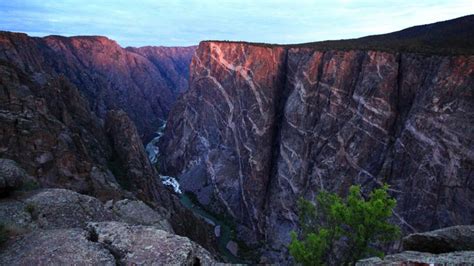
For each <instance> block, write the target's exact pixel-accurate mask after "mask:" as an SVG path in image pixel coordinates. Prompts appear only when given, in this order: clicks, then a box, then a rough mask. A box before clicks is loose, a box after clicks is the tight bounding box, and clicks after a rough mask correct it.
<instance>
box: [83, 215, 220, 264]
mask: <svg viewBox="0 0 474 266" xmlns="http://www.w3.org/2000/svg"><path fill="white" fill-rule="evenodd" d="M88 229H89V230H90V231H91V234H92V235H94V238H95V240H96V241H98V242H99V243H102V244H104V245H105V246H106V247H107V248H108V249H109V250H111V251H112V252H113V253H114V256H115V258H117V259H118V260H119V263H121V264H126V265H195V264H203V265H209V264H212V263H214V262H215V261H214V259H213V257H212V255H211V254H210V253H209V252H208V251H206V250H205V249H203V248H202V247H201V246H199V245H198V244H196V243H194V242H192V241H191V240H189V239H188V238H186V237H182V236H178V235H173V234H170V233H168V232H166V231H163V230H160V229H157V228H156V227H154V226H142V225H127V224H125V223H120V222H102V223H89V226H88Z"/></svg>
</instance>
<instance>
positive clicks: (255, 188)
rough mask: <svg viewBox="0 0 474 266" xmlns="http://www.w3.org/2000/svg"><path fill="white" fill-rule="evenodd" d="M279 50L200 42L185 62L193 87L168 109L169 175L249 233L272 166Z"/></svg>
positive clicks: (281, 75)
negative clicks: (186, 62)
mask: <svg viewBox="0 0 474 266" xmlns="http://www.w3.org/2000/svg"><path fill="white" fill-rule="evenodd" d="M285 54H286V53H285V51H284V49H283V48H277V49H270V48H264V47H249V46H247V45H235V44H218V43H213V42H208V43H202V44H201V45H200V46H199V48H198V50H197V53H196V56H195V57H193V59H192V63H191V69H192V71H191V75H190V84H191V89H190V91H189V93H186V94H185V95H184V96H183V98H182V99H181V101H180V104H178V105H177V107H176V108H175V109H174V111H173V113H171V114H170V120H169V121H170V123H168V124H167V134H165V136H166V138H167V140H165V143H166V144H165V145H164V147H162V149H163V150H164V151H165V152H164V154H165V163H164V165H166V167H167V169H168V172H169V173H170V174H171V175H176V174H183V175H181V177H180V179H181V183H182V184H183V185H184V189H185V190H188V191H192V192H194V193H195V194H196V195H197V197H198V199H199V201H200V202H201V203H202V204H204V205H206V206H210V208H211V209H212V210H213V211H214V212H219V213H227V214H230V215H232V216H233V217H234V218H236V219H238V220H239V221H240V223H241V224H242V225H245V227H247V228H250V229H251V230H252V231H254V230H257V226H258V224H257V221H258V217H259V216H260V215H261V212H262V210H263V206H264V200H265V198H264V197H262V195H264V194H266V189H267V185H268V181H269V177H270V172H271V168H272V165H271V160H269V158H271V157H272V141H273V139H274V135H273V134H274V132H275V130H274V127H275V125H276V123H275V119H276V116H275V113H276V108H277V105H276V103H277V102H278V98H279V96H280V95H279V94H280V91H281V90H282V89H283V87H282V84H283V82H284V71H283V67H284V63H285ZM168 129H169V130H168ZM172 150H174V151H172Z"/></svg>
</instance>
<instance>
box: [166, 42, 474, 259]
mask: <svg viewBox="0 0 474 266" xmlns="http://www.w3.org/2000/svg"><path fill="white" fill-rule="evenodd" d="M190 71H191V79H190V90H189V91H188V92H187V93H185V94H184V96H183V97H182V98H181V99H180V100H179V101H178V102H177V104H176V105H175V107H174V109H173V110H172V111H171V115H170V118H169V120H168V124H167V128H166V131H165V135H164V136H163V138H162V139H161V146H160V150H161V151H162V152H163V156H164V160H163V163H162V166H163V169H164V170H165V172H166V174H169V175H171V176H176V177H178V178H179V182H180V184H181V187H182V189H183V190H184V191H191V192H193V193H195V194H196V196H197V198H198V200H199V201H200V202H201V203H202V204H203V205H205V206H208V208H210V209H211V210H213V211H217V212H222V213H226V214H229V215H231V216H232V217H234V218H235V219H236V221H238V223H240V226H239V234H240V236H241V237H242V238H244V240H246V241H247V242H250V243H251V242H253V241H255V240H256V239H264V240H266V241H267V242H268V243H269V244H270V246H271V247H272V248H276V249H277V250H284V246H285V245H286V244H287V242H288V241H289V231H290V230H292V229H295V228H296V226H297V215H296V209H297V208H296V201H297V199H298V198H299V197H306V198H313V197H314V196H315V194H317V192H318V191H320V190H321V189H327V190H330V191H335V192H338V193H341V194H344V193H345V192H346V191H347V189H348V187H349V186H350V185H351V184H361V185H362V186H363V190H364V191H369V190H370V189H372V188H373V187H375V186H378V185H379V184H382V183H385V182H387V183H389V184H390V185H391V193H392V195H393V196H394V197H396V198H397V200H398V206H397V209H396V212H395V217H396V218H395V219H396V222H398V223H399V224H400V225H402V227H403V229H404V230H405V231H406V232H411V231H416V230H429V229H434V228H439V227H443V226H449V225H454V224H469V223H471V222H472V221H473V219H474V216H473V213H474V201H473V199H474V192H473V191H474V183H473V180H474V179H473V178H472V177H473V173H472V165H473V164H474V153H473V152H472V151H473V150H474V144H473V142H472V136H473V135H474V126H473V121H474V105H473V104H472V103H473V102H474V95H473V90H472V88H473V87H474V56H436V55H431V56H428V55H420V54H410V53H395V52H393V53H389V52H378V51H325V52H323V51H317V50H315V49H310V48H288V47H278V46H266V47H264V46H259V45H252V44H243V43H223V42H203V43H201V44H200V46H199V48H198V50H197V52H196V56H195V57H194V58H193V60H192V64H191V70H190ZM420 214H422V215H420ZM249 232H251V233H249Z"/></svg>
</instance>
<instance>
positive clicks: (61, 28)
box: [0, 0, 474, 46]
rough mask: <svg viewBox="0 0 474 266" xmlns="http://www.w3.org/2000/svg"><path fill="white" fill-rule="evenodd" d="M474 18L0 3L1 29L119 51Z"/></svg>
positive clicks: (55, 1) (389, 5)
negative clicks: (98, 40)
mask: <svg viewBox="0 0 474 266" xmlns="http://www.w3.org/2000/svg"><path fill="white" fill-rule="evenodd" d="M473 13H474V0H447V1H446V0H445V1H438V0H431V1H427V0H400V1H392V0H388V1H383V0H378V1H356V0H331V1H318V0H286V1H283V0H240V1H235V0H223V1H218V0H200V1H194V0H186V1H185V0H174V1H173V0H169V1H165V0H161V1H156V0H155V1H152V0H141V1H132V0H129V1H125V0H94V1H79V0H2V2H0V30H8V31H18V32H26V33H28V34H30V35H32V36H45V35H51V34H56V35H65V36H71V35H105V36H108V37H109V38H111V39H114V40H116V41H117V42H118V43H119V44H120V45H122V46H144V45H166V46H184V45H194V44H198V43H199V41H201V40H208V39H218V40H242V41H254V42H268V43H301V42H311V41H320V40H327V39H347V38H354V37H361V36H365V35H371V34H379V33H386V32H391V31H396V30H400V29H403V28H406V27H410V26H414V25H419V24H427V23H432V22H436V21H442V20H447V19H452V18H456V17H460V16H464V15H469V14H473Z"/></svg>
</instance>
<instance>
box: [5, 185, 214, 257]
mask: <svg viewBox="0 0 474 266" xmlns="http://www.w3.org/2000/svg"><path fill="white" fill-rule="evenodd" d="M0 224H2V226H4V228H5V230H6V233H7V234H8V240H7V242H6V243H3V244H0V245H1V247H0V264H2V265H11V264H15V265H17V264H21V265H23V264H35V265H49V264H84V263H85V264H100V265H102V264H114V265H115V264H130V263H132V264H133V263H136V264H140V263H144V264H159V265H163V264H170V263H171V264H180V265H182V264H189V265H190V264H193V263H195V262H200V263H204V264H206V265H208V264H210V263H211V262H214V256H213V255H211V254H210V253H209V252H208V251H206V250H205V249H203V248H202V247H201V246H199V245H198V244H196V243H194V242H192V241H191V240H189V239H188V238H186V237H181V236H177V235H175V234H174V233H173V229H172V228H171V227H170V225H169V222H168V221H167V219H166V217H163V216H162V215H161V214H160V213H158V212H157V211H155V210H154V209H152V208H150V207H148V206H147V205H146V204H145V203H143V202H141V201H136V200H135V201H131V200H121V201H117V202H115V203H112V202H108V203H107V204H105V205H104V204H102V203H101V202H100V201H99V200H97V199H96V198H93V197H90V196H86V195H81V194H78V193H76V192H73V191H70V190H65V189H42V190H37V191H31V192H22V193H15V194H13V196H11V197H9V198H8V199H2V200H0ZM2 233H3V232H2Z"/></svg>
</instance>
